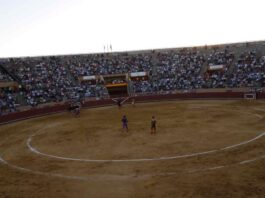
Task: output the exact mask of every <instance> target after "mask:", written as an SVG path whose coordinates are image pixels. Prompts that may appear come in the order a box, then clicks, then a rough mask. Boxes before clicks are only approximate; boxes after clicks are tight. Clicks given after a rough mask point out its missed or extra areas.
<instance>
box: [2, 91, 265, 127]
mask: <svg viewBox="0 0 265 198" xmlns="http://www.w3.org/2000/svg"><path fill="white" fill-rule="evenodd" d="M243 98H244V92H205V93H176V94H164V95H144V96H136V97H135V100H136V102H137V103H138V102H151V101H166V100H177V99H182V100H185V99H243ZM256 99H265V93H262V92H261V93H257V95H256ZM127 102H129V101H127ZM114 104H115V103H114V102H113V101H112V100H111V99H105V100H93V101H87V102H85V104H84V105H83V107H84V108H93V107H100V106H108V105H114ZM68 107H69V105H68V104H55V105H51V106H45V107H35V108H31V109H29V110H25V111H20V112H15V113H10V114H7V115H2V116H0V124H5V123H10V122H14V121H19V120H24V119H29V118H34V117H39V116H44V115H49V114H53V113H59V112H64V111H67V109H68Z"/></svg>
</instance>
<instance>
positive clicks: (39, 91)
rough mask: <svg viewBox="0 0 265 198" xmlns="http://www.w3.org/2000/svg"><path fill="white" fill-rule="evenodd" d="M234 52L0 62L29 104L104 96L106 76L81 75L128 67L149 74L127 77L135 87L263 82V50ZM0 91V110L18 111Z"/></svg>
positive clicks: (10, 95) (3, 77)
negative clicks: (101, 79)
mask: <svg viewBox="0 0 265 198" xmlns="http://www.w3.org/2000/svg"><path fill="white" fill-rule="evenodd" d="M234 54H235V52H233V51H232V50H230V49H229V48H223V49H209V50H208V51H207V53H202V52H200V50H197V49H183V50H167V51H160V52H156V51H155V52H154V51H152V52H149V53H134V54H127V53H120V54H115V53H113V54H92V55H74V56H57V57H36V58H17V59H5V60H4V61H1V62H0V63H1V65H3V66H4V67H5V68H6V69H7V70H8V71H9V72H10V73H13V74H15V75H16V76H17V78H18V79H20V81H21V82H20V84H21V86H22V88H21V89H19V91H20V93H19V94H20V95H21V96H23V98H24V100H25V103H26V104H28V105H31V106H37V105H39V104H42V103H48V102H58V101H66V100H69V99H83V98H105V97H107V96H108V92H107V90H106V88H105V86H104V82H99V81H98V80H95V82H94V83H91V82H90V81H82V82H80V77H84V76H98V75H110V74H124V73H131V72H146V73H147V74H151V76H150V78H147V79H144V80H143V79H142V80H137V81H134V82H132V83H131V85H132V86H133V90H134V92H135V93H160V92H171V91H174V90H192V89H200V88H224V87H263V86H265V56H262V54H261V55H260V54H258V53H257V52H256V51H253V50H252V51H246V52H244V53H242V54H241V55H239V58H238V59H237V60H235V55H234ZM263 55H264V54H263ZM215 65H222V66H223V67H222V69H220V70H215V69H214V70H210V69H209V68H210V67H211V66H215ZM205 68H206V69H205ZM232 69H233V70H232ZM154 71H155V72H154ZM153 72H154V75H152V73H153ZM11 80H12V78H11V77H10V76H9V75H7V74H5V73H3V72H0V82H5V81H11ZM122 82H124V80H123V79H122V80H117V79H115V80H113V81H112V83H114V84H115V83H122ZM0 93H1V95H0V109H1V112H2V113H3V112H12V111H16V105H15V103H16V102H15V101H16V97H15V96H16V93H14V92H12V91H6V90H5V91H3V90H1V92H0Z"/></svg>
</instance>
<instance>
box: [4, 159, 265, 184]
mask: <svg viewBox="0 0 265 198" xmlns="http://www.w3.org/2000/svg"><path fill="white" fill-rule="evenodd" d="M262 159H265V155H262V156H259V157H256V158H253V159H249V160H245V161H241V162H237V163H233V164H228V165H222V166H213V167H208V168H201V169H193V170H192V169H191V170H185V169H182V170H180V171H175V172H168V173H154V174H131V175H114V174H113V175H110V174H109V175H90V176H70V175H64V174H58V173H47V172H42V171H35V170H31V169H28V168H23V167H20V166H17V165H13V164H10V163H8V162H7V161H6V160H4V159H3V158H2V157H1V156H0V163H2V164H5V165H7V166H8V167H10V168H12V169H15V170H19V171H22V172H26V173H31V174H35V175H43V176H48V177H57V178H62V179H70V180H79V181H88V180H90V181H98V180H104V181H106V180H115V181H117V180H126V179H130V180H131V179H136V180H138V179H147V178H150V177H155V176H172V175H177V174H185V173H186V174H193V173H200V172H205V171H214V170H218V169H223V168H228V167H233V166H238V165H245V164H250V163H253V162H256V161H258V160H262Z"/></svg>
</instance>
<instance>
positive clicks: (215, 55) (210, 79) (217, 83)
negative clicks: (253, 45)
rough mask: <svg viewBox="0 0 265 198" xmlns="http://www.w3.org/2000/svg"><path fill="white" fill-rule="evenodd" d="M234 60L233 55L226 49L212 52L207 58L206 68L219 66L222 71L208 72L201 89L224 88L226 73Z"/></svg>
mask: <svg viewBox="0 0 265 198" xmlns="http://www.w3.org/2000/svg"><path fill="white" fill-rule="evenodd" d="M234 58H235V56H234V53H233V52H230V50H229V49H228V48H225V49H224V50H213V52H211V53H210V54H209V56H208V60H207V64H208V67H211V66H215V65H221V66H223V69H221V70H213V71H210V70H208V71H207V72H206V73H205V75H204V80H205V83H204V86H203V88H225V87H226V82H227V75H228V71H229V68H230V67H231V66H232V63H233V61H234Z"/></svg>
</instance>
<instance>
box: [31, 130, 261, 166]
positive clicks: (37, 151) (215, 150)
mask: <svg viewBox="0 0 265 198" xmlns="http://www.w3.org/2000/svg"><path fill="white" fill-rule="evenodd" d="M35 135H36V133H35V134H33V135H32V136H30V137H29V138H28V139H27V147H28V148H29V149H30V151H32V152H33V153H35V154H37V155H42V156H45V157H49V158H54V159H60V160H68V161H80V162H146V161H161V160H172V159H181V158H188V157H195V156H200V155H206V154H211V153H216V152H218V151H224V150H228V149H232V148H236V147H239V146H242V145H245V144H248V143H250V142H253V141H255V140H257V139H259V138H261V137H262V136H264V135H265V132H263V133H261V134H259V135H258V136H256V137H255V138H253V139H250V140H247V141H244V142H241V143H239V144H235V145H231V146H227V147H224V148H220V149H214V150H209V151H204V152H198V153H191V154H185V155H175V156H168V157H158V158H142V159H120V160H113V159H111V160H95V159H82V158H71V157H62V156H56V155H50V154H46V153H42V152H40V151H39V150H37V149H36V148H35V147H33V146H32V145H31V141H32V137H33V136H35Z"/></svg>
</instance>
